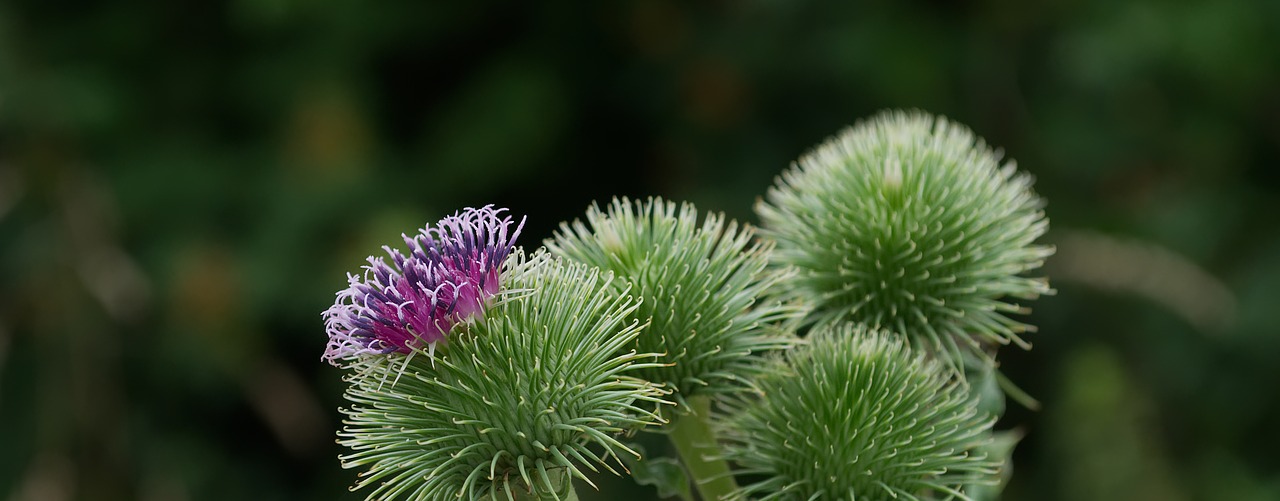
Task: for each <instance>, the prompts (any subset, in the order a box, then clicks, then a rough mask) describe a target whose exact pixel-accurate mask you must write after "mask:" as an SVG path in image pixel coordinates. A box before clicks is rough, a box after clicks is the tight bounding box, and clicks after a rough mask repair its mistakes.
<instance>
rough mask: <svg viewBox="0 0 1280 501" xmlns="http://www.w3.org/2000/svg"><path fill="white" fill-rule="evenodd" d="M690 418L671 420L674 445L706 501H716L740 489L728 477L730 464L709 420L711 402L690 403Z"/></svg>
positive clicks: (702, 399)
mask: <svg viewBox="0 0 1280 501" xmlns="http://www.w3.org/2000/svg"><path fill="white" fill-rule="evenodd" d="M688 403H689V407H691V408H692V409H693V412H692V413H690V414H684V415H677V416H676V417H674V418H673V419H672V420H671V433H670V435H669V436H670V437H671V443H672V444H673V445H675V447H676V452H677V453H679V454H680V461H681V462H682V463H684V467H685V469H686V470H688V473H689V479H690V480H692V481H693V485H694V487H695V488H696V489H697V490H698V496H699V497H701V498H702V500H703V501H716V500H719V499H722V498H724V497H725V496H728V495H729V494H731V493H733V492H734V491H736V490H737V489H738V484H737V483H735V482H734V481H733V475H731V474H730V473H729V463H728V462H727V461H725V460H724V459H708V458H709V457H711V458H720V456H721V454H720V446H719V445H718V444H717V443H716V437H715V433H714V432H713V431H712V430H711V425H710V424H709V423H708V421H707V418H708V417H709V416H710V415H711V400H710V399H708V398H707V397H705V396H701V395H698V396H693V397H690V398H689V399H688Z"/></svg>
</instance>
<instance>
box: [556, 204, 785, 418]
mask: <svg viewBox="0 0 1280 501" xmlns="http://www.w3.org/2000/svg"><path fill="white" fill-rule="evenodd" d="M586 218H587V222H586V224H584V223H582V222H581V221H574V222H573V224H572V225H570V224H568V223H562V224H561V226H560V230H559V231H558V232H556V235H555V238H553V239H549V240H547V241H546V242H545V243H546V246H547V248H548V249H549V250H550V251H551V252H552V253H554V254H557V255H560V256H565V257H567V258H570V259H573V260H575V261H579V262H583V263H587V264H590V265H593V266H596V267H599V268H601V269H605V270H610V271H613V272H614V273H616V274H617V277H618V279H619V282H618V284H617V287H615V291H617V292H621V291H624V290H626V288H628V287H630V290H631V293H633V294H636V295H638V296H641V297H643V298H644V300H643V302H642V303H641V304H640V308H639V309H638V310H636V312H635V314H634V316H633V318H635V319H638V320H639V321H641V322H646V321H647V322H649V326H648V327H646V328H645V329H644V331H643V332H641V333H640V337H639V338H637V340H636V349H637V350H639V351H641V352H653V353H664V354H665V355H666V356H665V357H663V361H664V362H667V364H668V365H667V366H664V367H653V368H649V369H645V370H643V371H640V372H639V373H637V377H641V378H646V379H648V380H649V381H653V382H655V383H660V384H665V385H666V386H667V387H668V388H672V389H673V390H675V391H676V393H675V395H674V397H673V398H674V399H676V400H677V401H678V402H681V403H684V399H685V398H687V397H690V396H692V395H697V394H703V393H705V394H711V393H718V392H727V391H733V390H737V389H740V388H742V387H744V385H749V384H750V381H752V380H754V379H755V377H756V376H757V375H758V374H759V372H760V370H761V367H762V364H761V363H760V360H759V357H758V356H753V355H758V354H759V353H761V352H766V351H770V350H777V349H781V348H785V347H787V346H789V345H790V343H792V342H793V338H792V337H791V336H790V335H786V334H784V333H783V332H782V331H781V329H779V328H777V326H776V325H774V324H776V323H778V322H780V321H783V320H785V319H787V318H789V317H794V316H795V311H796V310H795V309H794V308H792V307H789V306H784V305H781V304H780V303H777V302H772V303H768V302H762V301H759V299H758V298H760V296H761V295H762V294H763V293H764V291H765V290H766V289H767V288H769V287H771V286H773V285H774V284H775V283H776V282H777V281H778V280H779V278H781V276H780V274H775V273H770V272H768V271H766V266H767V264H768V254H769V251H770V250H771V247H772V244H770V243H760V242H757V241H755V240H754V239H753V236H754V230H752V229H751V228H749V227H741V228H740V227H739V226H738V224H737V223H736V222H732V221H730V222H728V223H726V222H725V218H724V216H723V215H721V214H708V215H707V216H706V218H705V219H704V220H703V221H702V224H701V225H699V224H698V212H697V209H696V208H694V206H693V205H692V204H688V203H685V204H681V205H680V206H678V207H677V205H676V204H675V203H674V202H667V201H663V200H662V199H660V198H659V199H651V200H649V201H647V202H639V201H637V202H635V203H634V204H633V203H632V202H630V201H629V200H627V199H625V198H624V199H622V200H618V199H614V201H613V203H612V204H610V205H609V208H608V211H607V212H603V211H601V210H600V208H599V207H598V206H596V205H592V206H591V207H590V208H589V209H588V210H587V215H586Z"/></svg>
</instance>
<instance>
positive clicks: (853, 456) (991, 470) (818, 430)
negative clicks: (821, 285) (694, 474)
mask: <svg viewBox="0 0 1280 501" xmlns="http://www.w3.org/2000/svg"><path fill="white" fill-rule="evenodd" d="M808 339H809V343H808V344H806V345H802V346H800V347H797V348H796V349H794V350H791V351H790V352H788V353H787V356H786V357H785V360H780V362H783V361H785V365H786V367H787V369H788V371H789V372H788V371H779V372H776V373H771V374H769V375H767V376H765V377H764V378H763V379H762V380H761V381H760V382H759V386H760V388H761V389H762V390H763V391H764V393H765V397H764V398H760V399H756V398H748V397H731V398H729V399H726V402H725V408H724V409H723V411H722V413H721V414H719V415H718V417H717V420H716V422H715V425H716V428H717V431H718V432H719V436H720V437H721V438H723V439H725V443H724V451H725V455H726V456H727V458H728V459H730V460H732V461H734V462H736V463H737V464H738V465H739V466H740V470H739V471H738V473H740V474H750V475H756V476H757V478H763V479H762V480H760V481H758V482H756V483H753V484H750V485H747V486H744V487H743V488H742V489H741V490H740V491H738V492H737V493H736V495H735V497H734V499H746V498H748V497H750V498H753V499H761V500H782V499H809V500H814V499H827V500H867V501H885V500H890V499H933V498H934V497H942V498H946V499H950V498H960V499H968V498H967V497H966V496H965V495H964V493H963V492H962V491H961V490H960V489H961V488H962V487H961V486H963V485H972V484H985V483H990V482H995V481H996V479H997V476H996V475H997V469H998V467H999V464H998V463H997V461H995V460H992V459H989V458H987V457H986V456H985V455H984V454H982V453H980V452H977V450H978V448H979V447H981V446H982V445H984V444H985V443H987V442H988V441H989V437H990V430H991V425H992V424H993V422H994V418H993V417H990V416H988V415H986V414H983V413H981V412H980V411H978V409H977V408H976V405H975V403H974V401H973V400H972V399H971V398H970V397H969V396H968V394H967V392H966V391H965V387H964V386H963V385H961V384H960V383H958V382H957V381H956V380H954V379H953V378H952V377H951V374H950V372H949V371H948V370H946V368H945V367H944V366H942V365H941V364H939V363H938V362H937V361H935V360H932V359H929V358H926V357H925V356H923V355H922V354H918V353H916V352H914V351H913V350H912V349H911V348H910V347H909V346H908V345H907V344H906V343H904V342H903V341H902V340H901V338H900V336H897V335H896V334H893V333H890V332H888V331H869V330H868V329H867V328H866V327H865V326H857V327H854V326H853V325H852V324H844V325H843V326H842V327H839V328H834V327H823V328H819V329H817V330H815V331H814V332H813V333H811V335H810V336H809V338H808Z"/></svg>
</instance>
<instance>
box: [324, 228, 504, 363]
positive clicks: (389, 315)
mask: <svg viewBox="0 0 1280 501" xmlns="http://www.w3.org/2000/svg"><path fill="white" fill-rule="evenodd" d="M504 211H506V209H496V210H495V209H494V208H493V206H492V205H486V206H484V207H482V208H480V209H473V208H467V209H464V210H463V211H461V212H459V213H457V214H455V215H453V216H449V217H446V218H444V219H441V220H440V222H438V223H436V226H435V227H432V226H431V225H427V226H426V227H425V228H423V229H422V230H420V231H419V232H418V234H417V235H413V236H409V235H401V236H402V237H403V238H404V243H405V245H407V246H408V249H409V254H408V255H407V256H406V255H404V254H401V253H400V250H399V249H392V248H391V247H388V246H383V247H382V248H383V250H384V251H386V253H387V256H388V257H390V258H391V263H390V264H388V263H387V262H386V260H385V259H384V258H381V257H373V256H369V259H368V262H369V264H367V265H365V266H364V267H363V268H364V273H363V274H362V275H356V274H348V275H347V280H348V282H349V286H348V287H347V288H346V289H345V290H342V291H340V292H338V299H337V301H335V302H334V305H333V306H332V307H330V308H329V309H328V310H325V312H324V315H323V316H324V319H325V329H326V330H327V331H328V334H329V343H328V346H326V348H325V352H324V355H323V357H322V358H323V359H324V360H326V361H328V362H329V363H331V364H333V365H340V364H341V363H342V361H344V360H350V359H352V358H356V357H359V356H361V355H367V354H386V353H392V352H398V353H404V354H408V353H411V352H413V350H415V349H418V348H426V349H427V350H428V351H430V352H434V350H435V345H436V343H438V342H440V341H441V340H443V339H444V338H445V336H446V335H448V334H449V332H450V331H451V330H452V329H453V327H454V326H455V325H457V324H459V323H461V322H464V321H467V320H468V319H471V318H473V317H476V316H479V315H482V314H483V313H484V307H485V305H486V304H487V301H488V299H489V298H490V297H492V296H493V295H494V294H497V293H498V290H499V287H500V285H501V278H502V272H503V263H504V262H505V261H506V258H507V255H508V254H510V252H511V250H512V246H513V242H514V241H515V239H516V237H517V236H519V234H520V229H521V228H522V227H523V226H524V220H523V219H521V220H520V224H519V225H517V226H516V228H515V231H512V232H511V233H510V234H508V228H509V227H510V226H511V223H512V220H511V217H510V216H506V217H504V216H503V215H502V213H503V212H504Z"/></svg>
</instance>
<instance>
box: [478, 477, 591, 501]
mask: <svg viewBox="0 0 1280 501" xmlns="http://www.w3.org/2000/svg"><path fill="white" fill-rule="evenodd" d="M534 474H536V472H534ZM548 474H549V475H550V477H551V486H552V488H554V489H555V493H551V492H547V491H546V489H544V488H543V484H541V483H540V482H538V481H536V480H535V481H534V484H535V485H534V487H533V492H527V491H525V489H520V488H513V489H512V490H513V491H514V492H512V495H513V497H515V499H516V500H517V501H554V500H556V499H559V500H560V501H578V493H577V491H575V490H574V489H573V477H571V476H569V473H568V472H567V471H563V470H558V471H556V470H553V471H549V472H548ZM526 488H527V487H526ZM498 499H505V496H504V495H503V494H501V493H499V495H498Z"/></svg>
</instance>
